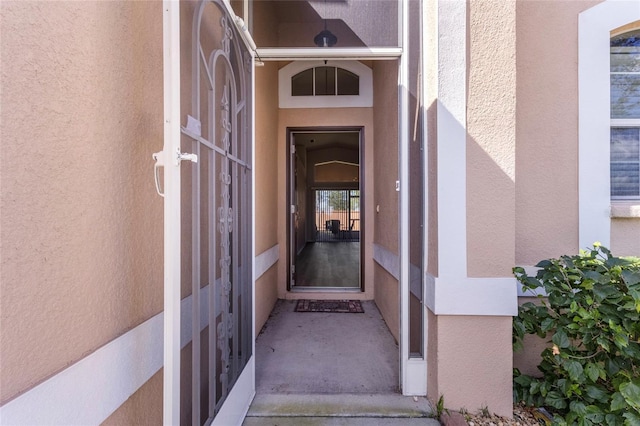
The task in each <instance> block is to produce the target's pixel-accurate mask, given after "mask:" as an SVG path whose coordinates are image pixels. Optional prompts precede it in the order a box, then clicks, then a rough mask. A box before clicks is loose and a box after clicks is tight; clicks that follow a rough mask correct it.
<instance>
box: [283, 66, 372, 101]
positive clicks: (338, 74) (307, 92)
mask: <svg viewBox="0 0 640 426" xmlns="http://www.w3.org/2000/svg"><path fill="white" fill-rule="evenodd" d="M336 82H337V84H336ZM335 95H352V96H353V95H355V96H358V95H360V77H359V76H358V75H357V74H354V73H352V72H351V71H347V70H345V69H343V68H337V67H315V68H309V69H307V70H304V71H302V72H299V73H298V74H296V75H294V76H293V77H291V96H335Z"/></svg>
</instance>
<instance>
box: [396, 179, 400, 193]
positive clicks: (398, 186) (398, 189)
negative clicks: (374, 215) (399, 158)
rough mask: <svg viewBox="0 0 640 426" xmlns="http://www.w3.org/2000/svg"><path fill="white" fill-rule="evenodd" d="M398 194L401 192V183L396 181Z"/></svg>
mask: <svg viewBox="0 0 640 426" xmlns="http://www.w3.org/2000/svg"><path fill="white" fill-rule="evenodd" d="M396 192H400V181H399V180H397V181H396Z"/></svg>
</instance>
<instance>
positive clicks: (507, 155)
mask: <svg viewBox="0 0 640 426" xmlns="http://www.w3.org/2000/svg"><path fill="white" fill-rule="evenodd" d="M515 10H516V2H514V1H503V2H489V3H488V2H486V1H480V0H474V1H471V2H469V6H468V13H469V15H468V16H469V28H468V55H469V56H468V61H469V64H468V67H467V73H468V74H467V76H468V77H467V78H468V89H467V273H468V276H470V277H504V276H510V275H511V268H512V267H513V265H514V262H515V259H514V257H515V256H514V253H515V247H514V244H515V238H514V237H515V235H514V232H515V214H514V212H515V210H514V208H515V182H514V180H515V145H516V141H515V136H516V134H515V131H516V121H515V119H516V115H515V113H516V109H515V107H516V99H515V95H516V73H515V61H514V57H515V47H516V46H515V31H516V27H515V19H516V16H515ZM538 158H539V157H538ZM445 196H446V195H445Z"/></svg>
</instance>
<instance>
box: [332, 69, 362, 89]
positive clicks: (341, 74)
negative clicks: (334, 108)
mask: <svg viewBox="0 0 640 426" xmlns="http://www.w3.org/2000/svg"><path fill="white" fill-rule="evenodd" d="M337 72H338V95H359V94H360V79H359V78H358V76H357V75H356V74H354V73H352V72H351V71H347V70H345V69H343V68H338V70H337Z"/></svg>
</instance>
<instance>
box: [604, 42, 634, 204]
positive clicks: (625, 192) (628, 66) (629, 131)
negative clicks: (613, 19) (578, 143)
mask: <svg viewBox="0 0 640 426" xmlns="http://www.w3.org/2000/svg"><path fill="white" fill-rule="evenodd" d="M610 53H611V56H610V57H611V59H610V67H611V81H610V83H611V168H610V169H611V197H612V198H614V199H638V198H640V29H638V30H634V31H630V32H627V33H624V34H621V35H618V36H615V37H612V38H611V52H610Z"/></svg>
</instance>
